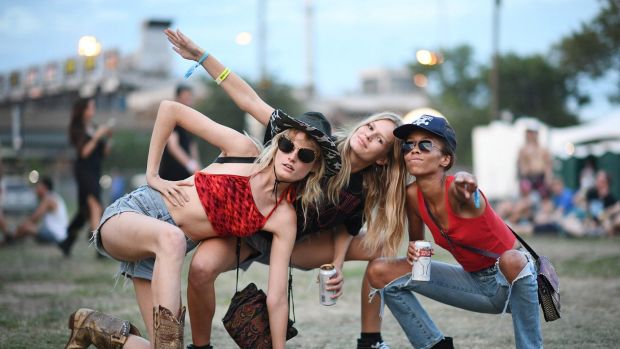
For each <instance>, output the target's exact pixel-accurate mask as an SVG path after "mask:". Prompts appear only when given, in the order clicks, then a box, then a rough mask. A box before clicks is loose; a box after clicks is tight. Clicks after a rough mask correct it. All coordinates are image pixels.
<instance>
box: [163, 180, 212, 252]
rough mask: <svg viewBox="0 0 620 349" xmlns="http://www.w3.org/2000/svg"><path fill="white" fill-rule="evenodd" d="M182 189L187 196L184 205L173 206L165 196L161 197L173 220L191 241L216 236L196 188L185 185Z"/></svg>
mask: <svg viewBox="0 0 620 349" xmlns="http://www.w3.org/2000/svg"><path fill="white" fill-rule="evenodd" d="M184 189H185V191H186V193H187V195H188V196H189V202H186V203H185V205H184V206H173V205H172V204H171V203H170V202H168V200H167V199H166V198H163V199H164V202H165V203H166V207H167V208H168V212H170V216H172V219H174V222H175V223H176V224H177V226H178V227H179V228H180V229H181V230H183V232H184V233H185V235H186V236H187V237H188V238H190V239H192V240H193V241H200V240H203V239H206V238H210V237H216V236H218V234H217V232H216V231H215V230H214V229H213V226H211V222H210V221H209V219H208V218H207V214H206V213H205V210H204V208H203V207H202V204H201V203H200V199H199V198H198V192H197V191H196V188H194V187H186V188H184Z"/></svg>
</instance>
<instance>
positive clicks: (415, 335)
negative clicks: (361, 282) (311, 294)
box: [371, 254, 543, 348]
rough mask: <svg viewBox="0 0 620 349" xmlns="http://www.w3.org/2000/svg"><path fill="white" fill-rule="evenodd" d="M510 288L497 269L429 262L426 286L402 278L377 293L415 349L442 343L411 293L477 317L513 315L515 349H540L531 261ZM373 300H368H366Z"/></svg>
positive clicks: (407, 277) (533, 270)
mask: <svg viewBox="0 0 620 349" xmlns="http://www.w3.org/2000/svg"><path fill="white" fill-rule="evenodd" d="M526 257H527V258H528V264H527V265H526V266H525V267H524V268H523V270H521V272H520V273H519V275H518V276H517V277H516V278H515V281H514V282H513V284H512V286H511V285H510V284H509V283H508V281H507V280H506V278H505V277H504V276H503V275H502V273H501V272H500V270H499V267H498V266H497V263H496V264H495V265H493V266H491V267H489V268H487V269H483V270H481V271H477V272H473V273H470V272H466V271H465V270H463V268H462V267H461V266H460V265H454V264H447V263H442V262H436V261H432V262H431V279H430V281H412V280H411V274H406V275H403V276H401V277H400V278H398V279H396V280H394V281H392V282H390V283H389V284H388V285H386V286H385V288H383V289H382V290H380V291H379V292H380V294H381V296H382V302H385V304H386V305H387V306H388V308H389V309H390V311H391V312H392V314H393V315H394V317H396V319H397V320H398V322H399V324H400V326H401V327H402V328H403V330H404V331H405V333H406V334H407V338H408V339H409V341H410V342H411V344H412V345H413V346H414V347H415V348H431V347H432V346H433V345H435V344H436V343H437V342H439V341H440V340H441V339H443V338H444V335H443V334H442V333H441V331H440V330H439V329H438V328H437V326H435V323H434V322H433V320H432V319H431V317H430V316H429V315H428V313H427V312H426V311H425V310H424V308H422V305H421V304H420V302H419V301H418V299H417V298H416V296H415V295H414V293H413V292H416V293H419V294H421V295H424V296H426V297H428V298H431V299H434V300H436V301H438V302H441V303H444V304H448V305H452V306H455V307H458V308H461V309H465V310H470V311H475V312H478V313H489V314H499V313H503V312H505V311H507V312H510V313H512V323H513V327H514V335H515V344H516V347H517V348H542V347H543V340H542V333H541V326H540V315H539V310H538V308H539V306H538V294H537V287H538V286H537V282H536V269H535V266H534V263H533V261H532V257H530V256H529V255H528V254H526ZM371 295H372V294H371Z"/></svg>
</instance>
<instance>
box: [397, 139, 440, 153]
mask: <svg viewBox="0 0 620 349" xmlns="http://www.w3.org/2000/svg"><path fill="white" fill-rule="evenodd" d="M416 145H417V146H418V149H420V151H421V152H423V153H430V152H431V150H433V147H435V148H437V147H436V146H435V145H433V142H432V141H431V140H429V139H425V140H422V141H419V142H416V141H407V142H403V143H402V144H401V146H400V151H401V152H402V153H403V155H405V154H408V153H409V152H411V151H412V150H413V149H414V148H415V146H416Z"/></svg>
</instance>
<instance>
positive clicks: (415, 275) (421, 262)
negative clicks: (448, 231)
mask: <svg viewBox="0 0 620 349" xmlns="http://www.w3.org/2000/svg"><path fill="white" fill-rule="evenodd" d="M415 248H416V249H417V250H418V251H420V256H419V257H418V260H417V261H416V262H413V267H412V269H411V280H415V281H429V280H430V279H431V249H432V246H431V243H430V242H429V241H422V240H419V241H416V242H415Z"/></svg>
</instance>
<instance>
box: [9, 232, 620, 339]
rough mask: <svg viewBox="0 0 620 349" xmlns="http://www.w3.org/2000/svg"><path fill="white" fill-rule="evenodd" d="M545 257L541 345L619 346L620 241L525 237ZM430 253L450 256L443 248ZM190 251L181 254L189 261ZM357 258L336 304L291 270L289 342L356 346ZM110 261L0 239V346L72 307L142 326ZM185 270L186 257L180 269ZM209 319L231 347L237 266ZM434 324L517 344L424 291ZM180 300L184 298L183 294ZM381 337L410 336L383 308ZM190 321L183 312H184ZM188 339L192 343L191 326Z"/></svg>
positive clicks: (504, 325)
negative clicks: (227, 322) (550, 288)
mask: <svg viewBox="0 0 620 349" xmlns="http://www.w3.org/2000/svg"><path fill="white" fill-rule="evenodd" d="M528 240H529V241H530V242H531V244H532V245H533V247H535V248H536V249H537V250H538V252H539V253H541V254H545V255H547V256H549V257H550V258H551V260H552V261H553V263H554V265H555V266H556V269H557V271H558V274H559V275H560V278H561V291H562V292H561V294H562V307H563V308H562V310H563V313H562V319H560V320H558V321H555V322H551V323H543V325H542V326H543V335H544V337H545V346H546V347H547V348H616V347H618V345H619V344H618V343H619V339H620V330H619V329H618V327H619V324H620V321H619V319H620V240H618V239H596V240H574V239H563V238H550V237H549V238H530V239H528ZM437 252H438V253H437V255H436V256H435V257H433V258H436V259H439V260H446V261H447V260H450V259H449V256H448V255H447V253H445V251H437ZM188 261H189V257H188V258H187V262H188ZM364 268H365V264H364V263H347V264H345V270H344V272H345V280H346V282H345V295H344V296H343V297H342V298H341V299H340V300H339V301H338V304H337V305H336V306H333V307H323V306H320V305H319V304H318V291H317V285H316V284H315V278H316V271H314V272H301V271H296V272H295V273H294V287H295V306H296V307H295V308H296V313H297V324H296V327H297V328H298V330H299V335H298V336H297V337H296V338H294V339H293V340H291V341H290V342H289V343H288V344H289V347H291V348H354V346H355V339H356V338H357V336H358V335H359V302H360V292H359V285H360V280H361V277H362V275H363V272H364ZM116 269H117V264H116V263H115V262H113V261H110V260H97V259H96V258H95V251H94V249H93V248H92V247H89V246H88V243H87V242H86V238H85V237H84V236H82V237H81V238H80V241H79V243H78V245H77V246H76V249H75V251H74V255H73V256H72V257H71V258H70V259H66V258H63V257H62V256H61V254H60V251H59V250H58V249H57V248H56V247H55V246H49V245H47V246H44V245H38V244H36V243H34V242H32V241H26V242H23V243H18V244H14V245H10V246H5V247H2V248H0V348H6V349H9V348H11V349H13V348H15V349H17V348H63V347H64V345H65V343H66V341H67V339H68V335H69V330H68V329H67V318H68V316H69V314H70V313H71V312H72V311H74V310H75V309H77V308H79V307H90V308H93V309H98V310H101V311H104V312H107V313H110V314H114V315H115V316H118V317H122V318H125V319H128V320H131V321H132V322H133V323H134V324H137V325H138V327H139V328H140V329H141V330H142V331H143V333H145V332H146V331H144V325H143V324H142V320H141V317H140V314H139V311H138V307H137V305H136V303H135V300H134V296H133V288H132V286H131V284H127V285H123V282H122V281H120V282H119V283H118V284H117V285H116V286H115V283H114V274H115V272H116ZM266 272H267V269H266V267H264V266H261V265H255V266H252V268H250V270H249V271H248V272H246V273H242V274H241V281H240V283H241V285H242V286H244V285H245V284H247V283H248V282H251V281H253V282H256V283H257V284H258V285H259V287H262V288H265V286H266ZM186 279H187V263H186V268H185V271H184V275H183V280H184V285H183V287H185V285H186V282H185V281H186ZM216 288H217V290H218V309H217V313H216V319H217V321H215V323H214V334H213V344H214V345H215V347H216V348H235V345H234V343H233V342H232V341H231V340H230V339H229V337H228V335H227V333H226V332H225V330H224V328H223V326H222V323H221V321H220V320H219V319H221V318H222V316H223V314H224V312H225V310H226V308H227V306H228V301H229V299H230V297H231V296H232V294H233V292H234V273H226V274H224V275H222V276H221V277H220V279H218V281H217V284H216ZM422 301H423V303H424V304H425V305H426V307H427V309H428V310H429V312H430V314H431V315H432V316H433V317H434V319H435V321H436V322H437V324H438V325H439V327H440V328H441V329H442V330H443V331H444V333H446V334H447V335H450V336H453V337H455V346H456V347H457V348H510V347H514V340H513V335H512V321H511V318H510V315H504V316H501V317H500V316H497V315H485V314H474V313H471V312H466V311H462V310H459V309H455V308H451V307H447V306H444V305H441V304H437V303H436V302H434V301H431V300H428V299H424V298H423V299H422ZM184 303H186V302H185V300H184ZM385 313H386V315H385V319H384V325H383V336H384V339H385V340H386V341H387V342H388V343H389V344H390V345H391V346H392V348H408V347H410V346H409V343H408V341H407V340H406V338H405V336H404V334H403V332H402V331H401V329H400V327H399V326H398V324H397V322H396V321H395V320H394V318H393V317H392V316H391V314H389V310H387V309H386V312H385ZM187 321H189V318H188V320H187ZM185 341H186V343H191V333H190V330H189V325H188V324H186V327H185Z"/></svg>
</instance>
